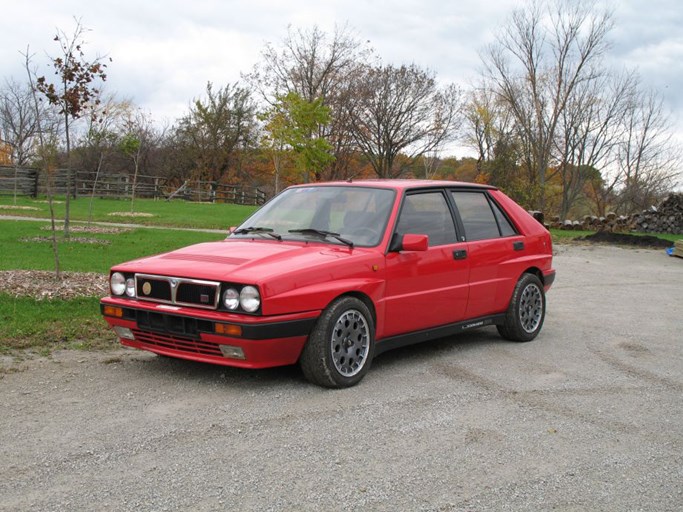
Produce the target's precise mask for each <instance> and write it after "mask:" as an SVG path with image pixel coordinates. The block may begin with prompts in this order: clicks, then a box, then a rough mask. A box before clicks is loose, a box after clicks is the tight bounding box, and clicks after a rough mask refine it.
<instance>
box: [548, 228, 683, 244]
mask: <svg viewBox="0 0 683 512" xmlns="http://www.w3.org/2000/svg"><path fill="white" fill-rule="evenodd" d="M550 233H551V234H552V236H553V240H554V241H555V242H563V241H564V242H569V241H571V240H573V239H575V238H579V237H583V236H588V235H592V234H594V233H595V231H567V230H564V229H551V230H550ZM628 234H629V235H636V236H647V235H649V236H656V237H657V238H663V239H664V240H669V241H670V242H675V241H676V240H681V239H683V235H672V234H670V233H628Z"/></svg>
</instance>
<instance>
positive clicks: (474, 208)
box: [452, 191, 517, 241]
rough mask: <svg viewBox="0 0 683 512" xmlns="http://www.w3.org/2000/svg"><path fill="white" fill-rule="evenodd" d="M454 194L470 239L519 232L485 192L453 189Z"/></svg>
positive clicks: (482, 238)
mask: <svg viewBox="0 0 683 512" xmlns="http://www.w3.org/2000/svg"><path fill="white" fill-rule="evenodd" d="M452 194H453V200H454V201H455V205H456V207H457V208H458V212H459V213H460V218H461V219H462V223H463V226H464V228H465V237H466V239H467V240H468V241H473V240H487V239H490V238H500V237H506V236H513V235H515V234H517V232H516V231H515V228H514V227H513V226H512V224H510V221H509V220H508V219H507V217H506V216H505V214H504V213H503V211H502V210H501V209H500V207H499V206H498V205H497V204H495V203H494V202H493V201H490V200H489V199H488V197H487V195H486V193H485V192H462V191H453V192H452Z"/></svg>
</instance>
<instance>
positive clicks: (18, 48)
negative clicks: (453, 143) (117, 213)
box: [0, 0, 683, 142]
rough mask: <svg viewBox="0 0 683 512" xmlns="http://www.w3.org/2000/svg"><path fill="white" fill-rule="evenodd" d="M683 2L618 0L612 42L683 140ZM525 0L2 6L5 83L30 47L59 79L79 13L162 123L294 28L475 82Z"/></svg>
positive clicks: (29, 2)
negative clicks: (64, 40)
mask: <svg viewBox="0 0 683 512" xmlns="http://www.w3.org/2000/svg"><path fill="white" fill-rule="evenodd" d="M680 2H681V0H614V1H613V2H612V4H611V5H612V6H613V9H614V13H615V22H616V26H615V29H614V30H613V31H612V32H611V34H610V39H611V41H612V44H613V48H612V50H611V52H610V58H611V60H612V62H613V63H614V64H615V65H618V66H628V67H631V68H637V69H638V70H639V71H640V74H641V76H642V79H643V82H644V83H645V84H647V85H648V86H651V87H653V88H654V89H656V90H657V91H659V92H660V93H661V94H662V95H663V97H664V98H665V101H666V104H667V106H668V108H669V109H670V110H671V112H672V115H673V117H674V119H675V122H676V125H677V127H678V131H679V137H680V138H681V141H682V142H683V137H681V134H683V92H681V91H683V5H682V4H681V3H680ZM521 5H523V2H521V1H514V0H484V1H482V0H473V1H468V2H464V1H452V0H451V1H450V2H449V1H447V0H394V1H390V2H389V1H387V2H384V1H377V0H343V1H341V0H332V1H329V0H317V1H313V2H312V1H304V0H288V1H286V2H285V1H280V2H278V1H274V0H249V1H232V0H224V1H219V0H191V1H189V0H168V1H151V0H147V1H145V0H135V1H133V0H116V1H111V0H88V1H76V0H59V1H54V0H23V1H16V0H12V1H10V0H0V13H2V14H1V16H2V17H1V18H0V41H2V44H0V80H1V79H3V78H7V77H10V76H11V77H14V78H16V79H17V80H23V79H24V76H25V72H24V71H23V69H22V63H23V62H22V61H23V57H22V56H21V54H20V52H25V51H26V47H27V45H30V49H31V53H35V57H34V63H35V64H36V65H38V66H40V67H41V70H43V71H42V73H44V74H48V73H49V72H50V71H49V69H48V68H47V62H48V59H47V57H46V54H48V53H49V54H51V55H55V56H56V55H57V54H58V46H57V43H55V42H53V41H52V38H53V37H54V35H55V33H56V29H57V28H59V29H61V30H63V31H65V32H66V33H67V34H71V33H72V32H73V27H74V17H77V18H81V20H82V23H83V25H84V26H86V27H88V28H89V29H91V32H89V33H88V34H87V45H86V47H85V50H86V52H87V56H88V57H92V56H94V55H95V54H96V53H99V54H106V55H108V56H110V57H111V58H112V59H113V62H111V63H110V64H109V70H108V75H109V78H108V80H107V85H106V89H107V91H109V92H116V93H117V96H118V97H119V98H130V99H132V100H133V102H134V103H135V104H136V105H137V106H139V107H141V108H143V109H144V110H145V111H148V112H150V113H151V115H152V117H153V118H154V119H155V120H157V121H159V122H162V121H168V122H173V121H175V119H177V118H178V117H180V116H182V115H183V114H184V113H185V112H186V111H187V108H188V105H189V102H190V101H191V100H192V98H195V97H199V96H201V95H202V94H203V92H204V89H205V86H206V83H207V81H211V82H213V83H214V84H216V85H218V86H222V85H225V84H228V83H232V82H234V81H237V80H239V78H240V73H241V72H242V73H246V72H249V71H250V70H251V69H252V67H253V65H254V64H255V63H256V62H257V61H258V60H259V57H260V52H261V50H262V49H263V47H264V45H265V43H266V42H272V43H274V44H276V45H277V43H278V42H280V41H281V40H282V39H283V38H284V37H285V35H286V34H287V27H288V25H290V24H291V25H292V26H293V27H296V28H310V27H312V26H313V25H316V24H317V25H318V26H319V27H320V28H321V29H323V30H325V31H327V32H332V31H333V30H334V26H335V24H337V25H341V24H345V23H346V24H348V25H349V26H350V27H351V28H352V29H353V30H354V31H355V32H356V34H357V36H358V37H359V38H360V39H363V40H368V41H370V44H371V46H372V47H373V48H374V49H375V50H376V52H377V54H378V55H379V56H380V57H381V58H382V60H383V61H384V62H387V63H393V64H402V63H415V64H417V65H419V66H421V67H424V68H428V69H431V70H433V71H434V72H435V73H436V75H437V78H438V79H439V80H440V81H442V82H457V83H460V84H462V85H466V84H467V83H468V82H470V81H472V80H473V79H474V78H475V77H476V76H477V72H478V70H479V66H480V59H479V53H478V52H479V51H480V50H481V49H482V47H483V46H484V45H485V44H487V43H488V42H491V41H492V39H493V37H494V34H495V32H496V30H497V29H498V28H499V27H500V26H501V25H502V24H503V23H504V22H505V20H506V18H507V17H508V16H509V15H510V12H511V11H512V9H513V8H515V7H519V6H521Z"/></svg>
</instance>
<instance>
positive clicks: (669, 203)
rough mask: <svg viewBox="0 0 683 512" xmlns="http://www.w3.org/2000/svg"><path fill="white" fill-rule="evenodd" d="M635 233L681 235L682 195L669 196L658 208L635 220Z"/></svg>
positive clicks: (682, 223)
mask: <svg viewBox="0 0 683 512" xmlns="http://www.w3.org/2000/svg"><path fill="white" fill-rule="evenodd" d="M635 229H636V231H642V232H646V233H672V234H674V235H681V234H683V194H671V195H670V196H669V197H667V198H666V199H665V200H664V202H662V204H660V205H659V207H658V208H655V207H652V208H651V209H650V210H646V211H644V212H643V213H641V214H640V215H639V216H638V218H637V219H635Z"/></svg>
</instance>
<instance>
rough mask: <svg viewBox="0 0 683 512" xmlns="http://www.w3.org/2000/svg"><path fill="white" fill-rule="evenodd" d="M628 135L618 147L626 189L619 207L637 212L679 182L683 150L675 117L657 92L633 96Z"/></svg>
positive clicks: (618, 171) (622, 209) (628, 113)
mask: <svg viewBox="0 0 683 512" xmlns="http://www.w3.org/2000/svg"><path fill="white" fill-rule="evenodd" d="M624 131H625V133H624V137H623V139H622V140H621V142H620V144H619V147H618V160H617V171H616V174H617V176H618V177H619V180H620V181H621V184H622V188H621V190H620V192H619V194H618V202H617V209H618V210H619V211H620V212H622V213H635V212H637V211H640V210H642V209H644V208H647V207H649V206H651V205H653V204H655V203H656V202H658V201H659V200H661V198H662V196H663V195H664V194H665V193H666V192H668V191H670V190H671V189H672V188H674V186H675V185H676V177H677V174H678V171H679V169H680V165H681V150H680V147H679V146H678V145H677V144H676V143H675V141H674V140H673V136H672V134H673V130H672V125H671V119H670V117H669V115H668V114H667V112H666V111H665V110H664V107H663V104H662V98H661V97H660V96H659V95H658V94H656V93H655V92H654V91H650V90H643V91H639V92H638V93H637V94H635V95H633V97H632V98H631V101H630V102H629V105H628V111H627V114H626V119H625V124H624Z"/></svg>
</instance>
